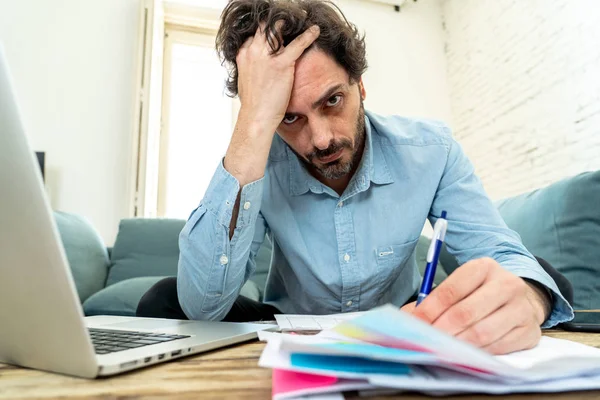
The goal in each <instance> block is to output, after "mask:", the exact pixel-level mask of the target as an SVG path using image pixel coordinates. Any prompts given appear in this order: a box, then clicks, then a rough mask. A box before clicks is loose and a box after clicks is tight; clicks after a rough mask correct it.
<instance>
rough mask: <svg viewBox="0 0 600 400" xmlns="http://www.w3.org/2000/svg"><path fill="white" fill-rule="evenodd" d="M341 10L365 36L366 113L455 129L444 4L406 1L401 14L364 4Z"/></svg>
mask: <svg viewBox="0 0 600 400" xmlns="http://www.w3.org/2000/svg"><path fill="white" fill-rule="evenodd" d="M337 4H338V5H339V6H340V8H341V9H342V10H343V12H344V13H345V15H346V17H347V18H348V20H349V21H351V22H353V23H354V24H356V26H357V27H358V28H359V30H360V31H361V32H365V33H366V42H367V60H368V62H369V69H368V70H367V72H366V74H365V76H364V82H365V88H366V90H367V100H366V101H365V107H366V108H367V109H370V110H372V111H375V112H378V113H382V114H400V115H404V116H414V117H427V118H435V119H439V120H443V121H445V122H447V123H449V124H451V125H452V120H451V108H450V102H449V92H448V90H449V89H448V85H447V79H446V58H445V53H444V30H443V26H442V14H441V13H442V10H441V4H440V2H439V1H438V0H425V1H419V2H416V3H415V2H413V1H407V2H406V3H405V5H404V6H402V9H401V11H400V12H395V11H394V8H393V6H390V5H386V4H380V3H374V2H370V1H365V0H340V1H337Z"/></svg>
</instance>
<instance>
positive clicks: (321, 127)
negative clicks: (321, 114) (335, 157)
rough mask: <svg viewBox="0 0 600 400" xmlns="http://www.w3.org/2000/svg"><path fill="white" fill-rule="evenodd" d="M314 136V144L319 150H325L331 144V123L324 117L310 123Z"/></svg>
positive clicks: (312, 138)
mask: <svg viewBox="0 0 600 400" xmlns="http://www.w3.org/2000/svg"><path fill="white" fill-rule="evenodd" d="M310 128H311V132H312V136H311V140H312V145H313V146H314V147H316V148H317V149H319V150H325V149H327V148H328V147H329V145H330V144H331V140H332V139H333V134H332V133H331V130H330V129H329V124H328V123H327V121H325V120H324V119H317V120H313V121H311V124H310Z"/></svg>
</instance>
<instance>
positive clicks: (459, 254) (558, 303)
mask: <svg viewBox="0 0 600 400" xmlns="http://www.w3.org/2000/svg"><path fill="white" fill-rule="evenodd" d="M440 129H441V130H442V135H443V136H445V137H446V138H447V141H448V148H447V150H448V158H447V161H446V166H445V169H444V172H443V175H442V177H441V179H440V183H439V186H438V190H437V193H436V195H435V198H434V201H433V204H432V207H431V211H430V215H429V220H430V222H431V224H432V225H433V224H435V221H436V220H437V218H439V216H440V215H441V213H442V210H446V211H447V212H448V233H447V235H446V245H447V247H448V250H449V251H450V253H451V254H453V255H454V256H455V257H456V258H457V260H458V262H459V264H461V265H462V264H464V263H466V262H467V261H469V260H473V259H477V258H482V257H491V258H493V259H494V260H496V261H497V262H498V263H499V264H500V265H501V266H502V267H503V268H505V269H507V270H508V271H511V272H512V273H514V274H515V275H517V276H520V277H522V278H528V279H531V280H534V281H536V282H539V283H541V284H542V285H544V286H545V287H547V288H548V289H550V291H551V292H552V294H553V296H552V297H553V305H552V312H551V314H550V316H549V318H548V319H547V320H546V321H545V322H544V324H543V325H542V327H543V328H549V327H551V326H554V325H556V324H558V323H560V322H565V321H568V320H570V319H572V318H573V309H572V308H571V306H570V305H569V303H568V302H567V301H566V300H565V298H564V297H563V295H562V294H561V293H560V290H559V289H558V287H557V286H556V283H555V282H554V280H553V279H552V278H551V277H550V276H549V275H548V274H547V273H546V272H545V271H544V270H543V268H542V267H541V266H540V265H539V263H538V262H537V260H536V259H535V257H533V256H532V255H531V253H530V252H529V251H528V250H527V249H526V248H525V246H524V245H523V244H522V242H521V238H520V236H519V235H518V234H517V233H516V232H514V231H513V230H511V229H510V228H508V226H507V225H506V223H505V222H504V220H503V219H502V217H501V216H500V213H499V212H498V210H497V209H496V208H495V207H494V205H493V204H492V202H491V200H490V199H489V197H488V196H487V194H486V193H485V191H484V189H483V185H482V183H481V181H480V180H479V178H478V177H477V176H476V175H475V171H474V168H473V165H472V163H471V162H470V161H469V159H468V158H467V156H466V155H465V154H464V152H463V150H462V148H461V146H460V145H459V144H458V142H456V141H455V140H454V139H453V138H452V137H451V135H450V130H449V129H448V128H447V127H441V128H440ZM540 234H544V232H540Z"/></svg>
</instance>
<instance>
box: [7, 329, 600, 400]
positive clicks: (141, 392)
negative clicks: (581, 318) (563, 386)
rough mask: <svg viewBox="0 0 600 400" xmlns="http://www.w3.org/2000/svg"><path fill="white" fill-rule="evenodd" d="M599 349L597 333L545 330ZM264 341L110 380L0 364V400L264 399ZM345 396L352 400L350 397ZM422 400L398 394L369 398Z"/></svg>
mask: <svg viewBox="0 0 600 400" xmlns="http://www.w3.org/2000/svg"><path fill="white" fill-rule="evenodd" d="M544 334H545V335H547V336H551V337H556V338H561V339H569V340H573V341H576V342H580V343H584V344H587V345H590V346H595V347H598V348H600V334H592V333H574V332H564V331H545V332H544ZM263 348H264V343H261V342H258V341H254V342H248V343H244V344H239V345H235V346H232V347H228V348H224V349H220V350H215V351H212V352H209V353H204V354H200V355H196V356H190V357H187V358H183V359H180V360H178V361H172V362H167V363H164V364H159V365H156V366H153V367H148V368H145V369H141V370H137V371H133V372H129V373H126V374H123V375H118V376H114V377H110V378H101V379H96V380H87V379H79V378H72V377H68V376H64V375H58V374H51V373H47V372H41V371H34V370H28V369H23V368H19V367H13V366H9V365H4V364H0V399H63V400H65V399H98V400H99V399H102V400H108V399H128V400H129V399H142V398H143V399H269V398H270V397H271V370H269V369H266V368H261V367H259V366H258V357H259V356H260V354H261V352H262V350H263ZM346 398H352V399H357V398H359V397H358V396H357V395H356V394H349V395H347V397H346ZM393 398H402V399H424V398H426V396H421V395H418V394H411V393H404V394H402V395H396V396H385V397H370V399H393ZM455 398H469V399H492V398H493V399H499V398H502V399H504V398H511V399H534V398H543V399H550V398H551V399H573V398H583V399H600V391H590V392H571V393H563V394H556V395H549V394H543V395H542V394H531V395H513V396H487V395H485V396H484V395H481V396H473V395H468V396H450V397H444V399H455Z"/></svg>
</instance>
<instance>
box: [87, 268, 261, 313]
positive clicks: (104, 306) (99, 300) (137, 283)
mask: <svg viewBox="0 0 600 400" xmlns="http://www.w3.org/2000/svg"><path fill="white" fill-rule="evenodd" d="M163 278H166V276H151V277H142V278H132V279H126V280H124V281H120V282H117V283H115V284H114V285H111V286H108V287H106V288H105V289H102V290H101V291H99V292H98V293H96V294H94V295H93V296H91V297H90V298H89V299H87V301H86V302H85V303H83V311H84V313H85V315H86V316H91V315H123V316H132V317H133V316H135V311H136V310H137V306H138V303H139V302H140V299H141V298H142V296H143V295H144V294H145V293H146V292H147V291H148V290H149V289H150V288H151V287H152V286H154V284H155V283H157V282H158V281H160V280H161V279H163ZM240 295H243V296H246V297H248V298H250V299H253V300H256V301H258V300H259V296H260V293H259V290H258V287H257V286H256V284H255V283H254V282H252V281H248V282H246V284H245V285H244V286H243V287H242V290H241V291H240Z"/></svg>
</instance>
